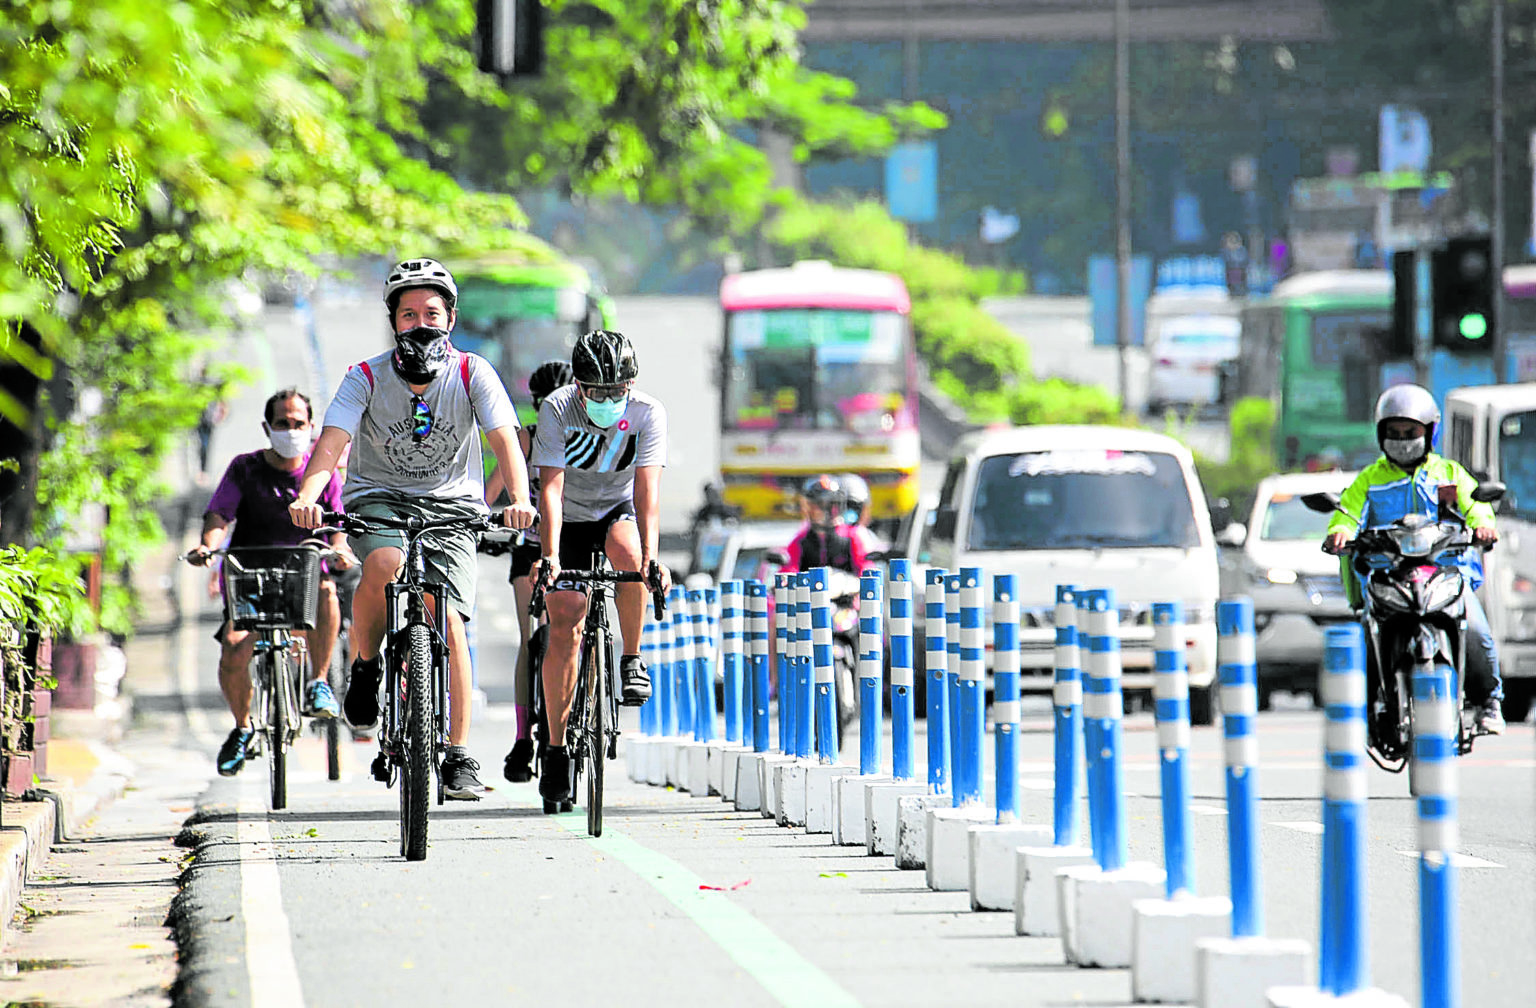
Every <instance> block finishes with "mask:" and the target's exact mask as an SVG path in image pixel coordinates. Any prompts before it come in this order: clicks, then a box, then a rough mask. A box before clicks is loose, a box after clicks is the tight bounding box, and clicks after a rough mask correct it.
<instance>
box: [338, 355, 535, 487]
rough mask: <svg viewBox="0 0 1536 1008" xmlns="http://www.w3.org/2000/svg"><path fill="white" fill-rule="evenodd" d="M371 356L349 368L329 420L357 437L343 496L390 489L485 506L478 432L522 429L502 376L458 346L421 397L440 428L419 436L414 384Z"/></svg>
mask: <svg viewBox="0 0 1536 1008" xmlns="http://www.w3.org/2000/svg"><path fill="white" fill-rule="evenodd" d="M391 353H393V351H385V352H384V353H381V354H379V355H378V356H376V357H370V358H368V359H367V360H366V361H363V362H362V363H361V364H357V365H354V366H353V367H352V368H351V369H350V370H348V371H347V374H346V377H345V378H343V379H342V380H341V385H340V386H339V387H338V388H337V389H336V395H335V397H334V398H333V399H332V400H331V404H330V406H328V407H327V408H326V411H325V421H324V425H325V426H326V427H339V428H341V429H342V430H344V431H346V432H347V434H348V435H350V436H351V438H352V458H351V461H350V465H349V466H348V469H347V483H346V486H345V487H344V488H343V489H342V500H343V501H344V502H345V503H346V505H347V507H348V508H349V509H350V508H351V507H352V506H353V504H354V503H355V502H357V501H360V500H364V499H366V498H367V497H368V496H369V495H370V494H373V493H377V492H378V491H383V490H388V491H393V492H398V493H405V494H409V495H411V496H414V497H431V498H435V499H438V500H455V501H466V502H472V503H473V504H474V505H475V507H476V508H478V509H479V510H480V511H481V512H482V513H483V512H484V511H485V482H484V481H485V477H484V475H483V473H484V470H483V469H482V467H481V460H480V438H479V436H478V434H479V431H477V429H476V425H477V423H478V425H479V429H480V430H487V431H493V430H498V429H500V428H502V427H512V428H516V427H517V425H518V424H517V412H516V411H515V410H514V409H513V408H512V400H511V399H509V398H508V397H507V390H506V387H505V386H503V385H502V383H501V378H500V377H499V376H498V375H497V374H496V370H495V369H494V368H492V367H491V365H490V363H489V362H488V361H486V360H485V358H483V357H480V356H478V355H476V354H472V353H463V352H462V351H456V352H455V353H454V355H453V358H452V359H451V360H450V361H449V365H448V367H447V368H446V369H445V370H444V371H443V373H442V374H440V375H438V376H437V377H436V378H434V379H433V380H432V383H431V384H430V385H428V386H427V388H426V391H424V392H423V393H422V394H421V397H422V399H423V400H425V401H426V404H427V408H428V409H429V410H430V411H431V413H432V430H431V432H430V433H428V434H427V436H426V437H425V438H423V439H421V440H420V441H418V440H417V439H416V437H415V435H414V428H415V426H416V422H415V420H414V418H413V416H412V404H411V387H410V386H409V385H407V384H406V383H405V381H404V379H402V378H401V377H400V376H399V375H397V374H395V369H394V368H393V367H391V366H390V363H389V358H390V354H391Z"/></svg>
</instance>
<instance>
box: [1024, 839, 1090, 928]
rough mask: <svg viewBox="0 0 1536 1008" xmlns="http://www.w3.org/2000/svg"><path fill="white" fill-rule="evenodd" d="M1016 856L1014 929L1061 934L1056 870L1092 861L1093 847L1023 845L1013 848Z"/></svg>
mask: <svg viewBox="0 0 1536 1008" xmlns="http://www.w3.org/2000/svg"><path fill="white" fill-rule="evenodd" d="M1014 859H1015V862H1016V867H1015V869H1014V877H1015V882H1016V884H1017V888H1016V889H1015V890H1014V894H1013V930H1014V933H1015V934H1021V935H1037V936H1041V937H1045V938H1055V937H1057V936H1059V935H1060V934H1061V911H1060V908H1059V904H1058V901H1057V899H1056V886H1057V883H1056V873H1057V872H1058V871H1060V870H1061V869H1063V868H1071V867H1073V866H1076V865H1091V864H1093V851H1091V850H1089V849H1088V848H1087V847H1056V846H1049V847H1046V846H1040V847H1021V848H1020V849H1019V850H1017V851H1015V852H1014Z"/></svg>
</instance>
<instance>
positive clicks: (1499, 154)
mask: <svg viewBox="0 0 1536 1008" xmlns="http://www.w3.org/2000/svg"><path fill="white" fill-rule="evenodd" d="M1492 36H1493V37H1492V39H1491V40H1490V43H1489V44H1490V45H1491V46H1492V48H1493V223H1492V227H1491V228H1490V232H1489V242H1488V245H1489V256H1488V269H1489V270H1490V271H1491V272H1492V273H1493V377H1494V380H1495V381H1497V382H1509V381H1513V380H1514V376H1513V375H1512V374H1511V373H1510V366H1509V340H1508V339H1507V337H1506V331H1507V326H1506V325H1505V320H1506V318H1507V317H1508V316H1507V315H1506V313H1505V311H1504V0H1493V30H1492Z"/></svg>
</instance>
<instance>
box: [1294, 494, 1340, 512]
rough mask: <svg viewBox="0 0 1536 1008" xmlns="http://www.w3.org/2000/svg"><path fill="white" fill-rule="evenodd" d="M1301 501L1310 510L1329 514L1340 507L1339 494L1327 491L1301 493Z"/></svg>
mask: <svg viewBox="0 0 1536 1008" xmlns="http://www.w3.org/2000/svg"><path fill="white" fill-rule="evenodd" d="M1301 503H1302V504H1304V505H1306V508H1307V510H1308V511H1316V512H1318V513H1319V514H1328V513H1330V512H1332V511H1337V510H1338V508H1339V495H1338V494H1336V493H1330V492H1327V491H1320V492H1318V493H1309V494H1302V495H1301Z"/></svg>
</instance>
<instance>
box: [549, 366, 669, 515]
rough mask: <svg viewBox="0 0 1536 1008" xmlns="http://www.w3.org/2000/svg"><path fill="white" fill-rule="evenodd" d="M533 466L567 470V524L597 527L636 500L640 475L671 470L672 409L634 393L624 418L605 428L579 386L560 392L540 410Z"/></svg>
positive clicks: (553, 394) (562, 512)
mask: <svg viewBox="0 0 1536 1008" xmlns="http://www.w3.org/2000/svg"><path fill="white" fill-rule="evenodd" d="M529 464H530V465H532V466H535V467H540V466H552V467H554V468H557V469H562V468H563V469H564V470H565V493H564V499H563V504H564V506H563V507H562V509H561V514H562V517H563V518H564V520H566V521H596V520H597V519H599V518H601V517H603V515H605V514H607V513H608V512H609V511H612V510H613V509H614V508H616V507H618V506H619V505H620V504H625V503H628V502H629V501H630V500H632V499H633V498H634V496H635V470H636V469H638V468H640V467H641V466H664V465H666V464H667V411H666V408H665V407H664V406H662V405H661V403H660V402H658V401H657V400H656V399H655V398H654V397H653V396H650V395H647V394H646V393H644V392H640V391H636V390H631V391H630V393H629V404H628V405H627V406H626V407H625V408H624V415H623V416H621V417H620V418H619V419H618V420H617V421H616V422H615V423H614V425H613V426H612V427H606V428H604V427H599V426H597V425H596V424H594V423H593V422H592V421H591V420H589V419H588V418H587V410H586V407H585V406H584V405H583V403H582V398H581V395H580V392H579V391H578V389H577V387H576V386H575V385H567V386H565V387H564V388H559V389H556V390H555V391H553V392H551V393H550V394H549V397H548V398H547V399H545V400H544V405H543V406H541V407H539V422H538V432H537V434H536V436H535V437H534V439H533V454H532V457H531V458H530V460H529Z"/></svg>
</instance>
